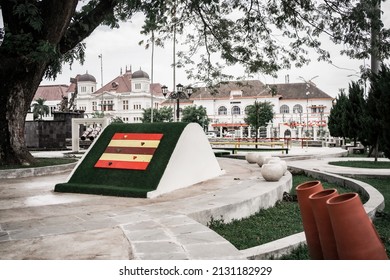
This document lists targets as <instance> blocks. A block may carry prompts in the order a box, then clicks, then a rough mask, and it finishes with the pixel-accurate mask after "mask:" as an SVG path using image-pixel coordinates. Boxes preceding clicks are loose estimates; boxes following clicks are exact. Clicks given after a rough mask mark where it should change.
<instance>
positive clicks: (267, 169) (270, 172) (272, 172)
mask: <svg viewBox="0 0 390 280" xmlns="http://www.w3.org/2000/svg"><path fill="white" fill-rule="evenodd" d="M283 174H284V169H283V166H282V165H280V164H279V163H266V164H263V166H262V167H261V176H263V178H264V180H266V181H269V182H276V181H279V180H280V178H282V176H283Z"/></svg>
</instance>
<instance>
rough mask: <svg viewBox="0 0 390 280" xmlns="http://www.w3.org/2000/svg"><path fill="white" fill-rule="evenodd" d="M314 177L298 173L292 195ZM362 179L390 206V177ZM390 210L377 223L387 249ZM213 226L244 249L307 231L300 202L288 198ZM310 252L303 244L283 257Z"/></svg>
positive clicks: (340, 189) (299, 256)
mask: <svg viewBox="0 0 390 280" xmlns="http://www.w3.org/2000/svg"><path fill="white" fill-rule="evenodd" d="M312 180H315V179H313V178H310V177H307V176H305V175H294V176H293V188H292V191H291V194H292V195H294V194H295V188H296V186H298V185H299V184H301V183H303V182H307V181H312ZM362 181H364V182H367V183H369V184H371V185H372V186H373V187H375V188H377V189H378V190H379V191H380V192H381V193H382V194H383V195H384V198H385V204H386V205H390V179H364V180H362ZM322 184H323V187H324V188H325V189H326V188H336V189H337V190H338V192H339V193H344V192H350V191H351V190H349V189H346V188H343V187H341V186H335V185H333V184H329V183H327V182H322ZM365 200H366V199H365V198H362V201H363V203H364V201H365ZM388 209H389V207H387V208H386V209H385V212H383V213H379V215H378V216H379V217H377V218H376V219H375V221H374V225H375V227H376V228H377V231H378V233H379V235H380V237H381V239H382V241H383V243H384V244H385V247H386V249H387V252H390V214H389V213H388ZM209 226H210V228H211V229H213V230H214V231H216V232H217V233H218V234H220V235H221V236H223V237H224V238H225V239H227V240H229V242H231V243H232V244H233V245H234V246H235V247H236V248H238V249H240V250H242V249H246V248H250V247H254V246H258V245H261V244H265V243H268V242H270V241H274V240H277V239H279V238H282V237H286V236H289V235H292V234H295V233H298V232H302V231H303V226H302V222H301V217H300V212H299V207H298V203H297V202H286V201H280V202H278V203H277V204H276V205H275V206H274V207H272V208H269V209H263V210H260V211H259V212H258V213H256V214H255V215H252V216H251V217H248V218H245V219H241V220H234V221H232V222H231V223H228V224H226V223H224V222H223V220H222V219H220V220H213V221H212V222H211V223H210V225H209ZM307 251H308V250H307V246H306V245H303V246H299V247H298V248H297V249H296V250H294V251H293V252H292V253H291V254H289V255H286V256H283V257H282V258H281V259H295V260H304V259H309V255H308V252H307ZM389 256H390V254H389Z"/></svg>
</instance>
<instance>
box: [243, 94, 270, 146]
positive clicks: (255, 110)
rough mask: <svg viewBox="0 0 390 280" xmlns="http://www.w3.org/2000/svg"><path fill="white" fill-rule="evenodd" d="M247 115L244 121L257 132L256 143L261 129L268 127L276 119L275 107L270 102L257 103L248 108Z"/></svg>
mask: <svg viewBox="0 0 390 280" xmlns="http://www.w3.org/2000/svg"><path fill="white" fill-rule="evenodd" d="M246 115H247V117H246V118H245V119H244V121H245V123H246V124H248V125H250V126H251V127H252V128H253V129H254V130H255V133H256V135H255V142H257V140H258V138H259V137H258V132H259V128H260V127H262V126H267V125H268V123H269V122H270V121H272V120H273V118H274V111H273V105H272V104H271V103H270V102H258V101H255V103H254V104H253V105H249V106H248V107H247V109H246Z"/></svg>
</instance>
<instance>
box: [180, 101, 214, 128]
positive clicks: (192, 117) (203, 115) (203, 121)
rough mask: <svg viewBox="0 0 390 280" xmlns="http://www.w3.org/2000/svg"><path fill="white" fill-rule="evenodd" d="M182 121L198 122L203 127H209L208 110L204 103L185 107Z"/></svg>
mask: <svg viewBox="0 0 390 280" xmlns="http://www.w3.org/2000/svg"><path fill="white" fill-rule="evenodd" d="M181 121H182V122H188V123H189V122H194V123H198V124H199V125H200V126H201V127H202V128H203V129H205V128H207V126H208V125H209V123H210V119H209V118H208V116H207V110H206V108H205V107H203V106H202V105H200V106H196V105H194V106H187V107H185V108H184V109H183V111H182V117H181Z"/></svg>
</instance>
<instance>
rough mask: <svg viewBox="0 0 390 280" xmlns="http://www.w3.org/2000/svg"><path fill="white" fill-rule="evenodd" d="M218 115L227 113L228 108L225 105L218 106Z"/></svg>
mask: <svg viewBox="0 0 390 280" xmlns="http://www.w3.org/2000/svg"><path fill="white" fill-rule="evenodd" d="M218 115H227V109H226V107H225V106H221V107H219V108H218Z"/></svg>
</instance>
